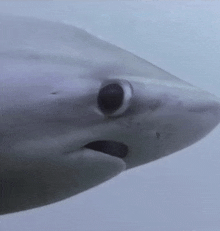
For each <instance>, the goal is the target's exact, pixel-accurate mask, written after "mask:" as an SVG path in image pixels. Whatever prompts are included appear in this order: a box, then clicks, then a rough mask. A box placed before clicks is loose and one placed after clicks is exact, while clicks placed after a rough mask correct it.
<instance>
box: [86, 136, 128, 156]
mask: <svg viewBox="0 0 220 231" xmlns="http://www.w3.org/2000/svg"><path fill="white" fill-rule="evenodd" d="M85 148H89V149H92V150H95V151H99V152H103V153H106V154H109V155H111V156H116V157H120V158H124V157H126V156H127V154H128V146H127V145H125V144H123V143H120V142H116V141H110V140H99V141H94V142H91V143H88V144H87V145H85Z"/></svg>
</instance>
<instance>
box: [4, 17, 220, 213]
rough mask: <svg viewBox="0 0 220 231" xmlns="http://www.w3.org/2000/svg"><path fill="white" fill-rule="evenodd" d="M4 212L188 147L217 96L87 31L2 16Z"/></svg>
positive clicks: (217, 111) (207, 126)
mask: <svg viewBox="0 0 220 231" xmlns="http://www.w3.org/2000/svg"><path fill="white" fill-rule="evenodd" d="M0 35H1V36H0V89H1V90H0V118H1V119H0V214H1V215H3V214H8V213H13V212H18V211H22V210H28V209H32V208H36V207H40V206H44V205H48V204H51V203H54V202H57V201H60V200H63V199H66V198H69V197H71V196H73V195H76V194H79V193H81V192H83V191H85V190H88V189H90V188H92V187H94V186H97V185H99V184H101V183H103V182H105V181H107V180H109V179H111V178H113V177H115V176H117V175H118V174H120V173H122V172H124V171H126V170H129V169H131V168H134V167H138V166H140V165H143V164H147V163H149V162H152V161H155V160H157V159H160V158H162V157H165V156H167V155H169V154H172V153H174V152H177V151H179V150H181V149H183V148H186V147H188V146H190V145H192V144H194V143H195V142H197V141H199V140H200V139H202V138H203V137H205V136H206V135H207V134H208V133H209V132H210V131H211V130H213V129H214V128H215V127H216V126H217V124H218V123H219V122H220V100H219V99H218V98H217V97H216V96H214V95H212V94H211V93H208V92H206V91H204V90H201V89H199V88H197V87H195V86H193V85H191V84H189V83H187V82H185V81H183V80H181V79H179V78H177V77H175V76H174V75H172V74H170V73H168V72H166V71H164V70H162V69H160V68H159V67H157V66H155V65H153V64H151V63H150V62H148V61H146V60H144V59H142V58H140V57H138V56H136V55H134V54H132V53H130V52H129V51H126V50H123V49H121V48H119V47H117V46H115V45H113V44H111V43H108V42H106V41H103V40H102V39H100V38H98V37H96V36H94V35H92V34H89V33H88V32H87V31H85V30H82V29H80V28H77V27H74V26H72V25H67V24H64V23H61V22H52V21H44V20H41V19H35V18H25V17H19V16H18V17H15V16H10V15H9V16H6V15H2V16H0Z"/></svg>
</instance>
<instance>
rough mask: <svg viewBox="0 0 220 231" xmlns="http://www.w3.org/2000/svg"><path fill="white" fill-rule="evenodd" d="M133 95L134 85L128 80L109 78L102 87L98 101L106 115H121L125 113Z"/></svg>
mask: <svg viewBox="0 0 220 231" xmlns="http://www.w3.org/2000/svg"><path fill="white" fill-rule="evenodd" d="M131 97H132V87H131V85H130V83H129V82H128V81H126V80H108V81H106V82H105V83H104V84H103V85H102V86H101V88H100V91H99V94H98V98H97V103H98V107H99V109H100V110H101V111H102V113H103V114H104V115H107V116H119V115H121V114H122V113H124V112H125V111H126V110H127V109H128V107H129V105H130V100H131Z"/></svg>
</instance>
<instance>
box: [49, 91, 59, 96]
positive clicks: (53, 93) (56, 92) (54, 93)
mask: <svg viewBox="0 0 220 231" xmlns="http://www.w3.org/2000/svg"><path fill="white" fill-rule="evenodd" d="M50 94H51V95H56V94H58V91H53V92H51V93H50Z"/></svg>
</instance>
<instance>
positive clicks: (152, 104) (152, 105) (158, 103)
mask: <svg viewBox="0 0 220 231" xmlns="http://www.w3.org/2000/svg"><path fill="white" fill-rule="evenodd" d="M161 105H162V103H161V101H160V100H154V101H151V102H150V105H149V109H150V110H151V111H155V110H157V109H158V108H159V107H160V106H161Z"/></svg>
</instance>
